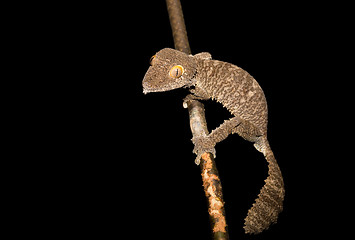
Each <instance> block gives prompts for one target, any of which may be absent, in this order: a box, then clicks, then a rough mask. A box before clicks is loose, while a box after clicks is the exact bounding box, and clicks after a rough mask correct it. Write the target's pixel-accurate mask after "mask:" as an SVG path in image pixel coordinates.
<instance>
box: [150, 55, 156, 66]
mask: <svg viewBox="0 0 355 240" xmlns="http://www.w3.org/2000/svg"><path fill="white" fill-rule="evenodd" d="M154 58H155V55H154V56H152V57H151V58H150V60H149V64H150V65H153V60H154Z"/></svg>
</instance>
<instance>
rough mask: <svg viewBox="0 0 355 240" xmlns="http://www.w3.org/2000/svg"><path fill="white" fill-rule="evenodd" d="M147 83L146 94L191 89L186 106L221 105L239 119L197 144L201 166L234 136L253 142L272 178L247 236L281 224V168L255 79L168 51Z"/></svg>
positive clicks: (204, 58) (251, 215)
mask: <svg viewBox="0 0 355 240" xmlns="http://www.w3.org/2000/svg"><path fill="white" fill-rule="evenodd" d="M151 65H152V66H151V67H150V68H149V69H148V71H147V73H146V75H145V77H144V80H143V92H144V93H148V92H159V91H168V90H172V89H176V88H181V87H190V92H191V93H192V94H190V95H188V96H187V97H186V98H185V100H184V103H186V102H188V101H191V100H194V99H199V100H206V99H213V100H216V101H218V102H220V103H221V104H222V105H223V106H224V107H225V108H226V109H228V111H229V112H230V113H231V114H232V115H233V116H234V117H232V118H231V119H229V120H226V121H225V122H224V123H223V124H222V125H221V126H219V127H218V128H216V129H215V130H213V131H212V132H211V133H210V134H209V135H208V136H199V137H197V138H194V139H192V140H193V143H194V145H195V148H194V153H196V154H197V158H196V163H197V164H198V163H199V160H200V157H201V155H202V153H204V152H211V153H213V154H215V150H214V146H215V144H216V143H218V142H220V141H222V140H224V139H225V138H226V137H227V136H228V135H229V134H230V133H238V134H239V135H240V136H241V137H243V138H244V139H246V140H248V141H251V142H253V143H254V146H255V147H256V149H257V150H259V151H260V152H262V153H263V154H264V156H265V158H266V160H267V161H268V163H269V166H268V167H269V172H268V173H269V176H268V178H267V179H266V180H265V185H264V187H263V188H262V189H261V192H260V194H259V197H258V198H257V200H256V202H255V203H254V204H253V207H252V208H251V209H250V210H249V212H248V216H247V217H246V219H245V226H244V228H245V231H246V232H248V233H259V232H261V231H262V230H264V229H266V228H268V227H269V225H270V224H271V223H274V222H276V220H277V216H278V214H279V213H280V212H281V211H282V203H283V199H284V184H283V179H282V175H281V171H280V169H279V166H278V165H277V162H276V159H275V157H274V155H273V152H272V151H271V148H270V146H269V143H268V141H267V103H266V99H265V96H264V93H263V91H262V89H261V87H260V86H259V84H258V83H257V82H256V80H255V79H254V78H253V77H252V76H251V75H250V74H249V73H247V72H246V71H244V70H243V69H241V68H239V67H237V66H235V65H233V64H230V63H227V62H222V61H217V60H212V59H211V55H210V54H209V53H200V54H197V55H194V56H192V55H187V54H185V53H182V52H179V51H176V50H173V49H169V48H166V49H163V50H161V51H159V52H158V53H157V54H156V55H155V56H154V57H153V58H152V60H151Z"/></svg>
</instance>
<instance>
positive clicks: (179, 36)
mask: <svg viewBox="0 0 355 240" xmlns="http://www.w3.org/2000/svg"><path fill="white" fill-rule="evenodd" d="M166 6H167V8H168V13H169V20H170V25H171V30H172V31H173V38H174V44H175V49H176V50H179V51H181V52H184V53H187V54H190V53H191V49H190V44H189V40H188V38H187V32H186V27H185V21H184V15H183V13H182V8H181V3H180V0H166Z"/></svg>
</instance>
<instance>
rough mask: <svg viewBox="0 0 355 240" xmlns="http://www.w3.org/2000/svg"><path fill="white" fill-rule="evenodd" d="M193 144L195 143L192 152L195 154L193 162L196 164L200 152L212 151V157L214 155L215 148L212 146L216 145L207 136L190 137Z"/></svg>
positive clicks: (200, 154)
mask: <svg viewBox="0 0 355 240" xmlns="http://www.w3.org/2000/svg"><path fill="white" fill-rule="evenodd" d="M192 142H193V144H194V145H195V147H194V150H193V153H195V154H196V155H197V157H196V159H195V163H196V164H197V165H199V164H200V159H201V156H202V154H204V153H205V152H209V153H212V154H213V156H214V157H216V150H215V149H214V146H215V145H216V144H215V143H214V142H212V141H211V140H210V139H209V138H208V137H197V138H193V139H192Z"/></svg>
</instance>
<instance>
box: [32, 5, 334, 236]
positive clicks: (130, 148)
mask: <svg viewBox="0 0 355 240" xmlns="http://www.w3.org/2000/svg"><path fill="white" fill-rule="evenodd" d="M232 2H233V3H234V1H222V0H221V1H217V2H216V1H213V2H209V1H186V0H185V1H182V6H183V11H184V16H185V22H186V25H187V31H188V37H189V41H190V47H191V50H192V53H193V54H196V53H199V52H202V51H207V52H210V53H211V54H212V57H213V58H214V59H218V60H222V61H227V62H230V63H233V64H235V65H238V66H239V67H242V68H243V69H245V70H246V71H248V72H249V73H250V74H251V75H252V76H253V77H254V78H255V79H256V80H257V81H258V82H259V84H260V85H261V87H262V88H263V90H264V92H265V95H266V98H267V101H268V107H269V124H268V139H269V142H270V145H271V147H272V149H273V151H274V154H275V156H276V159H277V161H278V163H279V165H280V168H281V170H282V173H283V176H284V181H285V188H286V197H285V201H284V211H283V212H282V213H281V214H280V216H279V219H278V223H277V224H275V225H273V226H271V228H270V229H269V230H267V231H265V232H263V233H261V234H260V235H255V236H254V235H245V234H244V232H243V223H244V220H243V219H244V218H245V217H246V214H247V211H248V209H249V208H250V207H251V205H252V203H253V202H254V200H255V198H256V197H257V194H258V193H259V190H260V189H261V187H262V186H263V183H264V179H265V178H266V177H267V164H266V161H265V160H264V158H263V156H262V155H261V154H260V153H259V152H257V151H256V150H255V149H254V147H253V146H252V144H251V143H249V142H246V141H245V140H243V139H241V138H240V137H239V136H237V135H232V136H230V137H228V138H227V139H226V140H225V141H223V142H221V143H219V144H217V146H216V151H217V158H216V163H217V167H218V170H219V174H220V178H221V181H222V185H223V192H224V201H225V209H226V217H227V224H228V228H229V234H230V239H288V238H291V237H303V236H311V237H312V236H318V235H320V234H323V233H329V232H330V231H331V232H333V231H336V230H337V227H336V226H335V225H334V219H335V218H334V217H330V214H331V213H333V212H334V211H335V210H333V206H334V204H333V203H330V202H329V199H328V197H329V188H332V187H330V183H331V181H332V176H331V175H330V174H329V175H328V174H326V173H324V170H323V169H324V168H325V167H326V168H332V167H333V166H330V163H326V162H325V160H324V159H325V158H324V157H322V156H321V155H320V152H324V149H326V148H327V147H328V141H329V140H328V138H327V135H326V134H324V128H323V125H322V124H323V121H324V119H326V120H325V122H326V123H328V120H329V113H327V112H325V111H324V109H325V108H327V107H328V106H329V105H328V101H329V100H328V99H327V98H324V96H323V95H321V96H320V95H319V94H318V93H324V92H325V89H324V84H325V83H324V79H325V78H324V77H323V76H325V75H327V76H328V77H329V74H330V75H331V76H333V75H335V74H334V71H333V70H332V66H333V63H332V60H331V57H330V55H332V54H333V52H334V51H336V50H334V46H333V45H332V44H333V43H332V40H330V39H329V36H334V35H337V34H338V33H339V32H340V31H341V30H339V29H338V28H337V27H335V26H334V25H333V24H334V22H333V17H332V16H331V14H330V13H332V12H334V11H336V9H332V6H326V5H324V4H325V3H324V2H323V3H322V5H314V6H310V5H309V4H308V3H301V2H297V3H287V4H285V3H284V4H281V5H280V4H276V3H275V4H272V3H269V2H268V3H256V2H251V3H237V4H232ZM58 9H60V10H58ZM58 9H53V12H51V11H49V12H47V14H48V15H49V16H48V17H50V15H51V14H54V15H55V17H54V20H53V21H51V22H50V23H46V24H45V27H44V28H45V34H44V35H46V38H45V39H41V40H40V42H41V43H42V42H43V44H45V45H46V46H47V47H48V48H47V49H48V51H47V52H46V53H45V54H44V55H43V58H44V62H46V61H47V59H48V61H49V62H50V63H47V64H46V65H48V69H47V70H48V72H49V73H48V74H47V75H46V77H48V79H50V83H47V84H48V85H50V91H47V92H46V94H48V98H51V99H55V100H54V101H53V102H51V103H49V105H48V109H47V110H48V111H49V112H50V114H49V115H48V116H47V119H48V121H45V122H46V123H45V124H48V132H47V133H46V134H45V137H44V141H46V139H47V138H48V139H53V136H54V139H55V140H54V141H48V142H47V143H46V146H47V147H46V149H48V155H45V157H47V158H49V159H51V161H50V164H49V165H48V166H47V167H46V165H45V169H46V170H45V171H44V172H45V174H46V175H47V174H48V176H46V177H45V178H44V179H43V178H39V180H38V181H39V182H40V184H39V190H38V191H39V192H43V191H44V192H45V195H46V198H45V200H43V201H41V203H43V204H44V205H45V206H46V207H44V209H45V211H44V212H45V213H42V214H43V215H41V216H42V217H43V219H44V220H45V221H44V222H46V219H49V220H48V222H46V225H47V224H48V227H47V228H48V229H51V231H50V236H55V235H64V236H66V235H67V234H68V233H69V232H70V231H73V232H74V233H73V235H75V236H82V235H88V236H97V237H99V238H106V235H107V236H112V238H119V239H120V238H124V237H123V235H124V234H129V235H130V236H131V237H130V238H132V239H140V238H142V236H146V237H144V238H148V237H149V238H154V239H211V237H210V226H209V220H208V213H207V204H206V200H205V196H204V192H203V188H202V181H201V176H200V169H199V167H197V166H196V165H195V164H194V159H195V155H193V153H192V149H193V144H192V142H191V141H190V139H191V137H192V135H191V132H190V128H189V119H188V112H187V110H186V109H184V108H183V107H182V99H183V97H184V96H185V95H186V94H187V90H186V89H180V90H174V91H170V92H164V93H151V94H147V95H144V94H143V93H142V86H141V82H142V79H143V77H144V74H145V72H146V70H147V69H148V67H149V59H150V57H151V56H152V55H154V54H155V53H156V52H157V51H159V50H160V49H162V48H165V47H171V48H173V47H174V43H173V39H172V34H171V30H170V23H169V18H168V14H167V11H166V5H165V2H164V1H139V2H133V1H131V2H129V3H126V2H123V1H121V2H120V3H115V4H107V5H105V4H100V5H97V4H96V3H92V4H90V3H85V4H82V5H79V4H78V5H75V6H72V5H62V6H58ZM45 19H46V18H44V19H39V22H41V24H44V23H43V20H45ZM47 24H48V25H47ZM41 30H43V29H41ZM53 56H54V58H55V61H53V62H52V61H51V60H50V59H53ZM325 72H326V73H325ZM40 101H41V102H42V104H43V99H40ZM205 108H206V118H207V123H208V127H209V130H212V129H214V128H215V127H217V126H218V125H219V124H221V123H222V122H223V120H225V119H227V118H228V117H229V114H228V113H227V112H225V111H226V110H225V109H223V108H222V107H221V106H219V105H218V104H217V103H214V102H211V101H207V102H206V105H205ZM320 119H322V121H320ZM48 122H49V123H48ZM327 154H328V152H327ZM327 157H328V158H332V156H330V154H329V155H327ZM39 165H41V168H43V165H42V164H39ZM42 173H43V172H42ZM319 173H322V175H319ZM48 179H52V181H49V180H48ZM332 191H335V188H332ZM334 194H335V193H334V192H332V194H331V195H334ZM323 204H324V205H327V207H324V205H323ZM40 208H43V206H41V207H40ZM325 209H326V211H325ZM335 212H336V211H335ZM53 219H55V220H53Z"/></svg>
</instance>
